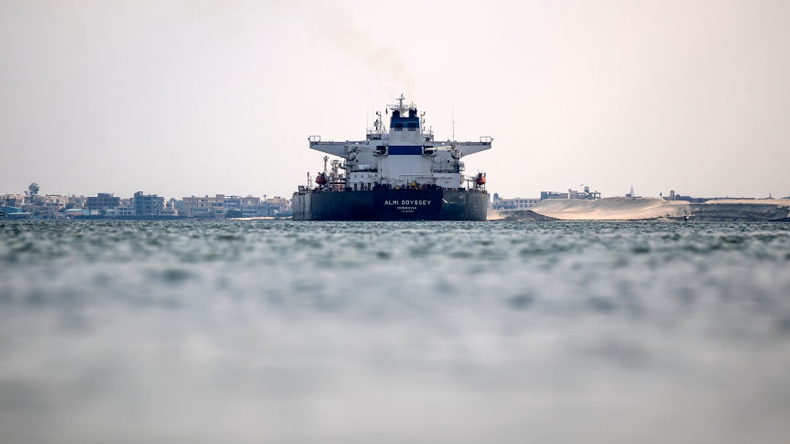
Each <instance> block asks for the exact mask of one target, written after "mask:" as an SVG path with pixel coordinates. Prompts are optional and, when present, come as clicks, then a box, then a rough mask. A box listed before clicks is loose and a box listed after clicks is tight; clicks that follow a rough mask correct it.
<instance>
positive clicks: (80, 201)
mask: <svg viewBox="0 0 790 444" xmlns="http://www.w3.org/2000/svg"><path fill="white" fill-rule="evenodd" d="M87 204H88V198H87V197H85V196H75V195H71V196H68V197H67V198H66V208H67V209H72V208H77V209H82V208H87Z"/></svg>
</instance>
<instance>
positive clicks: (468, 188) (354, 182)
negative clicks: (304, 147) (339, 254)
mask: <svg viewBox="0 0 790 444" xmlns="http://www.w3.org/2000/svg"><path fill="white" fill-rule="evenodd" d="M404 102H405V97H404V96H403V95H402V94H401V96H400V97H399V98H398V103H397V104H395V105H388V106H387V107H386V108H385V111H384V114H385V116H387V115H388V116H389V128H387V126H386V125H384V122H383V120H384V119H383V118H382V115H381V112H380V111H378V112H376V119H375V121H374V124H373V128H368V129H367V131H366V137H365V140H361V141H345V142H331V141H322V140H321V137H320V136H310V137H309V138H308V141H309V143H310V148H311V149H314V150H317V151H321V152H324V153H327V154H329V155H332V156H335V157H337V158H339V159H334V160H332V161H331V162H329V156H325V157H324V169H323V171H320V172H318V174H316V176H315V180H314V181H313V180H311V176H310V173H308V174H307V184H306V185H302V186H299V188H298V190H297V191H296V192H294V195H293V199H292V207H293V219H294V220H340V221H342V220H365V221H396V220H472V221H483V220H485V219H486V214H487V212H488V193H487V191H486V187H485V185H486V175H485V173H478V174H477V175H474V176H467V175H464V174H463V172H464V163H463V162H462V161H461V159H462V158H463V157H465V156H468V155H470V154H474V153H477V152H480V151H484V150H488V149H490V148H491V142H492V141H493V139H492V138H491V137H488V136H482V137H480V140H479V141H477V142H457V141H455V140H447V141H437V140H435V139H434V135H433V131H432V130H431V129H430V128H427V129H426V127H425V113H424V112H423V113H418V111H417V108H416V107H415V106H414V104H413V103H412V104H405V103H404ZM385 118H386V117H385ZM340 159H342V160H340Z"/></svg>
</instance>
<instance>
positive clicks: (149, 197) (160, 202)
mask: <svg viewBox="0 0 790 444" xmlns="http://www.w3.org/2000/svg"><path fill="white" fill-rule="evenodd" d="M132 207H133V208H134V215H135V216H138V217H139V216H160V215H162V211H163V210H164V209H165V198H164V197H159V196H157V195H156V194H143V192H142V191H138V192H136V193H134V197H133V198H132Z"/></svg>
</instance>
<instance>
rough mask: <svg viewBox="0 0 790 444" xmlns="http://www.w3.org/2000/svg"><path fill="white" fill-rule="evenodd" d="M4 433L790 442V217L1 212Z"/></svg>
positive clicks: (0, 406)
mask: <svg viewBox="0 0 790 444" xmlns="http://www.w3.org/2000/svg"><path fill="white" fill-rule="evenodd" d="M0 281H2V286H1V287H0V430H1V431H2V436H3V438H2V441H3V442H41V443H46V442H58V443H62V442H66V443H106V442H129V443H133V442H134V443H138V442H147V443H152V442H153V443H182V442H183V443H195V442H207V443H208V442H211V443H213V442H234V443H240V442H272V443H291V442H293V443H316V442H324V443H326V442H329V443H349V442H352V443H371V442H375V443H380V442H383V443H403V442H425V443H428V442H430V443H435V442H453V443H457V442H469V443H480V442H491V443H494V442H496V443H524V442H600V443H611V442H622V443H634V442H640V443H643V442H648V443H672V442H677V443H687V442H688V443H722V442H732V443H743V442H750V443H762V442H764V443H780V442H781V443H784V442H787V440H788V437H790V421H789V420H788V418H790V225H788V224H703V223H687V224H683V223H504V222H488V223H318V222H304V223H300V222H273V221H222V222H106V221H93V222H76V223H75V222H72V223H58V222H0Z"/></svg>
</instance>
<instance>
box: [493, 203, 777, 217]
mask: <svg viewBox="0 0 790 444" xmlns="http://www.w3.org/2000/svg"><path fill="white" fill-rule="evenodd" d="M530 213H533V214H532V215H528V214H525V215H524V217H520V216H518V215H517V214H514V215H511V216H510V217H503V218H505V219H509V220H513V219H514V218H515V219H516V220H540V219H537V218H536V217H535V216H546V217H549V218H554V219H560V220H684V219H686V218H688V220H698V221H773V220H790V200H787V199H762V200H734V199H730V200H715V201H708V202H705V203H701V204H691V203H688V202H685V201H666V200H662V199H656V198H649V197H648V198H635V199H631V198H627V197H609V198H606V199H600V200H576V199H550V200H544V201H542V202H540V203H539V204H538V205H536V206H534V207H532V210H531V212H530ZM502 216H505V215H502ZM500 217H501V216H500Z"/></svg>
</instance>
